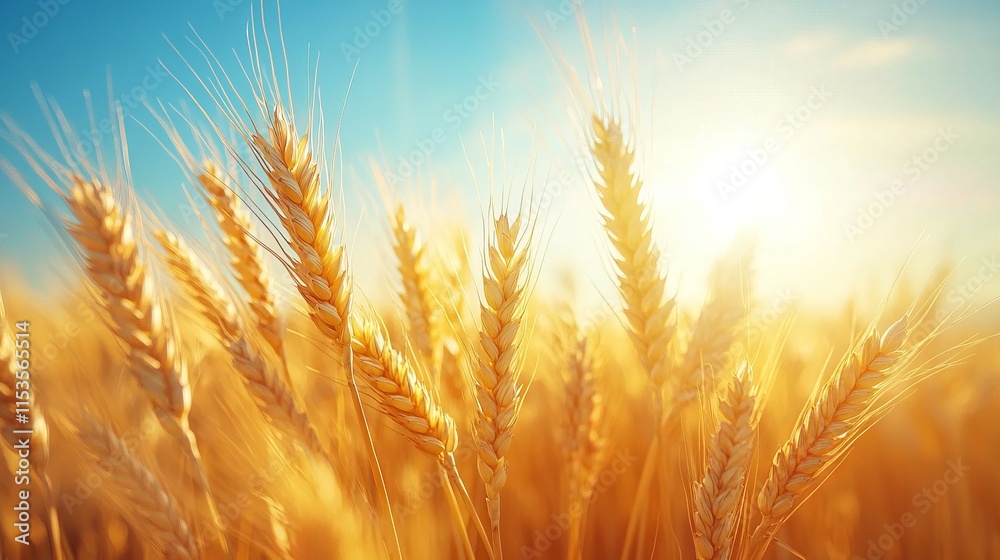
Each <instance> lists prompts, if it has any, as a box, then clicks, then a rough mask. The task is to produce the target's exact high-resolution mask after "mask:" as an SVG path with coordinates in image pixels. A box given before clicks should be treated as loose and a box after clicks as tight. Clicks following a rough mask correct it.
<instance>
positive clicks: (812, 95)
mask: <svg viewBox="0 0 1000 560" xmlns="http://www.w3.org/2000/svg"><path fill="white" fill-rule="evenodd" d="M832 96H833V94H832V93H831V92H830V91H828V90H827V89H826V86H825V85H820V86H813V87H812V89H810V90H809V97H807V98H806V100H805V102H804V103H802V104H801V105H799V106H798V107H796V108H795V109H793V110H791V111H789V112H787V113H785V114H784V115H783V116H782V117H781V118H780V119H779V120H778V123H777V124H776V125H775V134H773V135H771V136H769V137H768V138H767V139H766V140H764V141H763V142H762V143H761V144H760V145H759V146H757V147H756V148H748V149H747V151H746V157H744V158H743V160H742V161H740V162H739V163H737V164H735V165H732V166H730V168H729V175H728V176H727V177H726V179H720V180H718V181H716V183H715V190H716V192H717V193H718V194H719V197H720V199H721V200H722V202H723V203H726V202H729V201H730V200H731V199H732V197H734V196H735V195H736V194H737V193H739V192H740V190H742V189H743V188H744V187H746V186H747V185H748V184H749V182H750V180H751V179H753V177H755V176H756V175H757V174H758V173H760V170H761V169H763V168H764V166H765V165H767V163H768V161H770V159H771V156H773V155H775V154H776V153H778V152H779V151H780V150H781V149H782V148H783V147H784V146H785V145H787V143H788V142H789V141H791V140H792V138H793V137H795V134H796V133H798V131H799V130H801V129H802V127H803V126H805V124H806V122H808V121H809V120H810V119H812V118H813V117H814V116H815V115H816V113H818V112H819V111H820V110H822V109H823V107H824V106H825V105H826V104H827V102H829V101H830V97H832Z"/></svg>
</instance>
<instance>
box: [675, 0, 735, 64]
mask: <svg viewBox="0 0 1000 560" xmlns="http://www.w3.org/2000/svg"><path fill="white" fill-rule="evenodd" d="M734 3H735V4H736V7H737V9H738V10H739V11H741V12H742V11H745V10H746V9H747V8H749V7H750V0H736V1H735V2H734ZM735 22H736V12H734V11H733V10H731V9H729V8H723V9H722V10H721V11H720V12H719V17H716V18H712V19H707V20H704V21H702V27H704V29H702V30H701V31H699V32H697V33H695V34H694V35H688V36H687V44H686V46H685V47H684V50H683V51H674V54H673V57H672V58H673V60H674V66H676V67H677V71H678V72H683V71H684V67H685V66H688V65H690V64H691V63H693V62H694V61H695V60H696V59H698V57H700V56H701V55H703V54H705V52H706V51H708V50H709V49H710V48H711V47H712V45H713V44H715V41H716V39H718V38H719V37H721V36H722V34H723V33H724V32H725V31H726V29H728V28H729V26H730V25H732V24H733V23H735Z"/></svg>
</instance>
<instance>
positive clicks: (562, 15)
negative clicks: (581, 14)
mask: <svg viewBox="0 0 1000 560" xmlns="http://www.w3.org/2000/svg"><path fill="white" fill-rule="evenodd" d="M583 2H584V0H561V1H560V2H559V5H558V6H557V7H556V9H555V10H545V14H544V15H545V21H547V22H548V23H549V28H550V29H555V28H557V27H559V26H560V25H561V24H562V23H564V22H566V21H571V20H573V19H574V10H575V9H579V8H580V6H583Z"/></svg>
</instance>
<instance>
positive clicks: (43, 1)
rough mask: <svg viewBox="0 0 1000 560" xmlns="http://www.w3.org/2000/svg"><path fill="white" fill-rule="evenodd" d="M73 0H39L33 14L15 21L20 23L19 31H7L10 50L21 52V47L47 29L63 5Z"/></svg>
mask: <svg viewBox="0 0 1000 560" xmlns="http://www.w3.org/2000/svg"><path fill="white" fill-rule="evenodd" d="M71 1H72V0H38V2H37V3H36V4H35V5H36V6H38V10H36V11H35V12H34V13H33V14H31V15H29V16H24V17H22V18H21V21H19V22H17V23H15V24H14V25H15V26H17V25H20V27H19V28H17V31H19V33H16V32H14V31H10V32H8V33H7V42H8V43H10V50H12V51H14V54H18V53H19V52H21V49H22V48H23V47H24V46H25V45H27V44H28V42H29V41H31V40H32V39H34V38H35V37H37V36H38V34H39V33H40V32H41V31H42V29H45V26H47V25H48V24H49V22H51V21H52V20H53V19H55V17H56V16H57V15H59V12H60V11H62V7H63V6H65V5H66V4H69V3H70V2H71Z"/></svg>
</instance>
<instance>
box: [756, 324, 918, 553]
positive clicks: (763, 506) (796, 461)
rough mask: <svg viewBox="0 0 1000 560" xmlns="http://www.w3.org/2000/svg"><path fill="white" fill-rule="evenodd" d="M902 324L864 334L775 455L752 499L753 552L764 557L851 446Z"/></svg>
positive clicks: (896, 349)
mask: <svg viewBox="0 0 1000 560" xmlns="http://www.w3.org/2000/svg"><path fill="white" fill-rule="evenodd" d="M906 324H907V318H906V317H905V316H904V317H903V318H901V319H899V320H898V321H896V322H895V323H893V324H892V326H890V327H889V328H888V329H886V331H885V334H883V335H881V336H880V335H879V333H878V332H877V331H874V330H873V331H872V332H871V333H870V334H869V335H868V336H866V337H865V338H864V340H863V342H862V343H861V346H860V348H858V350H856V351H855V352H853V353H851V354H850V355H849V356H847V358H846V360H845V361H844V362H843V364H842V365H841V366H840V371H839V372H838V374H837V375H836V376H835V377H833V378H832V379H831V380H830V381H829V382H828V383H827V384H826V386H825V387H824V388H823V390H822V392H821V393H820V394H819V396H818V398H817V399H816V401H815V402H814V403H813V405H812V406H811V407H810V408H809V410H808V412H807V413H806V415H805V417H804V418H803V420H802V422H800V424H799V425H798V427H796V429H795V432H794V433H793V434H792V437H791V438H790V439H789V440H788V441H787V442H786V443H785V444H784V445H783V446H782V447H781V449H780V450H779V451H778V452H777V454H775V456H774V464H773V465H772V466H771V470H770V471H769V473H768V476H767V479H766V480H765V482H764V486H763V488H762V489H761V491H760V493H759V494H758V495H757V507H758V509H759V511H760V514H761V521H760V524H759V525H758V527H757V529H756V530H755V531H754V533H753V535H752V537H751V549H752V550H758V551H759V553H760V554H763V548H765V547H766V545H767V543H768V542H769V541H770V539H771V538H772V536H773V534H774V531H776V530H777V529H778V527H780V525H781V523H782V522H783V521H784V520H785V519H787V517H788V516H789V515H791V513H792V512H793V511H794V510H795V508H796V507H797V506H798V505H800V504H801V502H802V500H804V499H805V498H807V497H808V496H809V495H810V493H811V491H812V490H813V489H814V488H815V484H816V482H817V480H818V479H819V480H821V479H822V478H821V477H822V475H823V473H824V472H825V470H826V467H827V466H828V465H830V464H831V462H835V460H836V459H837V458H839V457H841V456H842V455H843V453H844V452H845V451H847V449H848V448H849V447H850V444H851V442H853V440H854V437H853V436H856V435H858V430H860V429H861V428H862V427H863V426H864V422H863V420H864V418H865V416H866V415H867V414H868V412H869V411H870V409H871V406H872V404H873V401H874V400H875V399H876V397H878V395H879V393H880V389H881V387H882V386H883V385H884V383H885V382H886V381H887V380H888V379H889V376H890V375H891V373H892V372H893V366H894V365H895V364H896V363H897V362H898V361H899V360H900V358H901V357H902V355H903V352H902V351H901V350H900V348H901V347H902V345H903V342H904V340H905V339H906Z"/></svg>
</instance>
